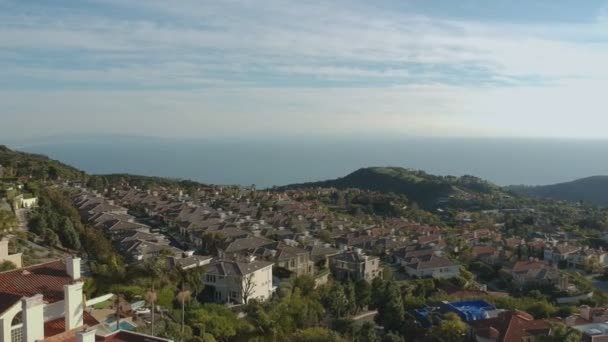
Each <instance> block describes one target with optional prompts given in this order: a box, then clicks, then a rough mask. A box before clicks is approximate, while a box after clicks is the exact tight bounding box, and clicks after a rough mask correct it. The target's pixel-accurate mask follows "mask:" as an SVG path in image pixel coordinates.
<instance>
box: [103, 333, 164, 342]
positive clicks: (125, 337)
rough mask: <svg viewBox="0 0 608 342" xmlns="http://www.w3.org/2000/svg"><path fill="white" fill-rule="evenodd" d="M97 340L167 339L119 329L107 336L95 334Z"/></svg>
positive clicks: (144, 341) (160, 341)
mask: <svg viewBox="0 0 608 342" xmlns="http://www.w3.org/2000/svg"><path fill="white" fill-rule="evenodd" d="M95 340H96V341H98V342H164V341H169V340H166V339H164V338H160V337H153V336H149V335H144V334H139V333H135V332H131V331H124V330H119V331H117V332H115V333H113V334H111V335H108V336H95Z"/></svg>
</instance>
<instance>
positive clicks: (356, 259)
mask: <svg viewBox="0 0 608 342" xmlns="http://www.w3.org/2000/svg"><path fill="white" fill-rule="evenodd" d="M329 269H330V271H331V273H332V274H333V276H334V277H336V278H338V279H351V280H353V281H359V280H361V279H364V280H367V281H368V282H371V281H372V280H373V279H374V278H376V277H381V276H382V267H381V266H380V258H378V257H376V256H370V255H365V254H364V253H363V252H362V251H361V250H356V251H349V252H345V253H341V254H337V255H334V256H332V257H330V258H329Z"/></svg>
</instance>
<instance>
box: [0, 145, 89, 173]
mask: <svg viewBox="0 0 608 342" xmlns="http://www.w3.org/2000/svg"><path fill="white" fill-rule="evenodd" d="M0 165H1V166H2V175H1V177H4V178H21V177H26V178H33V179H37V180H45V179H78V180H84V179H85V178H86V175H85V173H84V172H82V171H80V170H78V169H76V168H74V167H72V166H69V165H66V164H64V163H61V162H59V161H56V160H53V159H50V158H49V157H47V156H43V155H39V154H32V153H25V152H18V151H13V150H11V149H9V148H8V147H6V146H4V145H0Z"/></svg>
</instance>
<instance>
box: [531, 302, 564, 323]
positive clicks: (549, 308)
mask: <svg viewBox="0 0 608 342" xmlns="http://www.w3.org/2000/svg"><path fill="white" fill-rule="evenodd" d="M526 311H527V312H528V313H530V314H531V315H532V316H534V318H536V319H541V318H549V317H552V316H553V314H555V313H556V312H557V308H556V307H555V305H553V304H551V303H549V302H547V301H546V300H543V301H536V302H534V303H533V304H532V305H530V306H528V308H527V309H526Z"/></svg>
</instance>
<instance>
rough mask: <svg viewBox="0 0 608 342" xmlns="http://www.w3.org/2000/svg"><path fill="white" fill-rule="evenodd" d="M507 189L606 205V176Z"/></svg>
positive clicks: (607, 193) (534, 195) (529, 194)
mask: <svg viewBox="0 0 608 342" xmlns="http://www.w3.org/2000/svg"><path fill="white" fill-rule="evenodd" d="M508 189H509V190H511V191H513V192H515V193H517V194H521V195H526V196H531V197H539V198H551V199H556V200H564V201H583V202H587V203H591V204H596V205H601V206H608V176H593V177H587V178H582V179H577V180H574V181H571V182H565V183H559V184H552V185H543V186H510V187H508Z"/></svg>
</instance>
